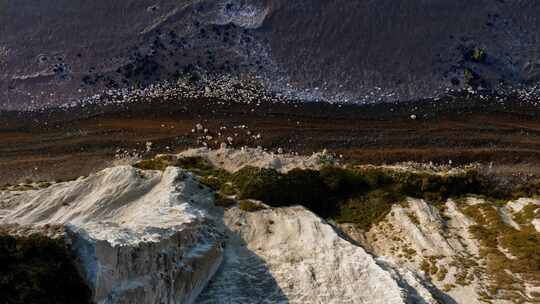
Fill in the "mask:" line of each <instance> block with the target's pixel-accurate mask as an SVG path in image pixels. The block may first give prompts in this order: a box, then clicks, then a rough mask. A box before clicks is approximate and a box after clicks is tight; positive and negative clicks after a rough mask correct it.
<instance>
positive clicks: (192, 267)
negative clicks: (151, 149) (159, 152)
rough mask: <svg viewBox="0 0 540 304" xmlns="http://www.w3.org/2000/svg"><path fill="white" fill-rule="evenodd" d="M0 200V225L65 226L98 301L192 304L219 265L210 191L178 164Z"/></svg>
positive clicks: (117, 170)
mask: <svg viewBox="0 0 540 304" xmlns="http://www.w3.org/2000/svg"><path fill="white" fill-rule="evenodd" d="M0 201H2V202H3V203H2V209H3V210H2V211H3V212H2V213H1V214H2V215H3V216H2V217H3V218H1V219H0V224H20V225H36V226H40V225H46V224H65V225H66V226H67V231H68V232H67V234H66V236H65V237H66V238H67V240H68V241H69V242H70V243H71V244H72V248H73V250H74V251H75V253H76V255H77V258H78V261H77V262H78V264H79V265H80V266H81V269H82V270H83V273H84V276H85V278H86V280H87V282H88V284H89V285H90V287H91V289H92V291H93V296H94V300H95V302H97V303H191V302H193V300H194V299H195V298H196V297H197V295H198V294H199V293H200V291H201V290H202V289H203V287H204V286H205V284H206V283H207V281H208V280H209V279H210V278H211V277H212V275H213V273H214V272H215V271H216V269H217V268H218V266H219V265H220V263H221V259H222V248H221V237H220V234H219V232H218V231H217V229H216V227H215V225H214V223H213V221H211V220H210V218H209V216H208V214H207V212H206V208H207V206H208V205H210V204H212V196H211V193H209V192H208V191H204V189H203V190H201V188H200V186H199V184H198V182H197V181H196V179H195V178H194V177H193V176H191V175H190V174H188V173H186V172H184V171H182V170H181V169H179V168H173V167H170V168H168V169H167V170H166V171H165V172H164V173H160V172H157V171H145V172H142V171H139V170H137V169H135V168H133V167H130V166H122V167H114V168H110V169H106V170H104V171H101V172H99V173H97V174H94V175H91V176H89V177H88V178H83V179H79V180H77V181H73V182H68V183H60V184H55V185H53V186H51V187H49V188H47V189H42V190H37V191H26V192H19V193H15V194H14V193H3V194H0Z"/></svg>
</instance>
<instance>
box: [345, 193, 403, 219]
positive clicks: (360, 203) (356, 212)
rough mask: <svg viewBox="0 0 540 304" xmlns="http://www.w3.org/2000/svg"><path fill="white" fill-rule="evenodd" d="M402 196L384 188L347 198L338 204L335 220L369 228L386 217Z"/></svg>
mask: <svg viewBox="0 0 540 304" xmlns="http://www.w3.org/2000/svg"><path fill="white" fill-rule="evenodd" d="M400 200H401V198H398V197H396V196H395V195H393V194H392V193H389V192H386V191H384V190H381V189H379V190H374V191H371V192H369V193H367V194H365V195H362V196H356V197H352V198H349V199H347V200H346V201H344V202H343V203H341V204H339V205H338V206H337V208H338V210H337V214H336V215H335V220H336V222H338V223H353V224H355V225H357V226H358V228H361V229H369V228H371V226H372V225H374V224H376V223H378V222H379V221H381V220H382V219H384V218H385V217H386V215H387V214H388V213H389V212H390V211H391V210H392V205H394V204H395V203H398V202H399V201H400Z"/></svg>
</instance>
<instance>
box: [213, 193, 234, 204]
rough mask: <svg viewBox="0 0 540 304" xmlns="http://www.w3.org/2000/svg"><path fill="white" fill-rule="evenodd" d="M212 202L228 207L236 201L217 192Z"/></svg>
mask: <svg viewBox="0 0 540 304" xmlns="http://www.w3.org/2000/svg"><path fill="white" fill-rule="evenodd" d="M214 204H215V205H216V206H219V207H224V208H229V207H232V206H234V205H236V201H235V200H233V199H231V198H229V197H227V196H226V195H223V194H222V193H219V192H218V193H216V194H215V197H214Z"/></svg>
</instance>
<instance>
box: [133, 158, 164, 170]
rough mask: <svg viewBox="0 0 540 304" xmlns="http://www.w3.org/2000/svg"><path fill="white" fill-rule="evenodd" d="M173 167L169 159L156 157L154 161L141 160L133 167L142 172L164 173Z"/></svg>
mask: <svg viewBox="0 0 540 304" xmlns="http://www.w3.org/2000/svg"><path fill="white" fill-rule="evenodd" d="M170 165H171V161H170V159H169V158H167V157H156V158H152V159H146V160H141V161H140V162H138V163H136V164H135V165H133V167H135V168H138V169H141V170H159V171H164V170H165V169H166V168H167V167H168V166H170Z"/></svg>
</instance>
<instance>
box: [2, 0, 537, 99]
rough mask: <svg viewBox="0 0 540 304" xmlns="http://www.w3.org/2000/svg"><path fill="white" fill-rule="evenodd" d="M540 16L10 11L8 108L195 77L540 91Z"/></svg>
mask: <svg viewBox="0 0 540 304" xmlns="http://www.w3.org/2000/svg"><path fill="white" fill-rule="evenodd" d="M538 16H540V5H539V4H538V3H536V2H535V1H525V0H523V1H522V0H516V1H492V0H479V1H474V2H471V1H465V0H453V1H449V0H436V1H408V2H405V1H401V2H395V1H391V0H380V1H347V0H333V1H326V0H310V1H307V0H301V1H286V0H242V1H236V0H235V1H231V0H226V1H225V0H219V1H215V0H212V1H208V0H197V1H195V0H184V1H173V0H164V1H150V0H142V1H134V0H126V1H122V2H118V3H117V2H114V3H112V2H110V1H106V0H98V1H92V2H85V1H68V0H62V1H58V2H57V3H56V5H54V6H51V5H49V4H48V3H46V2H38V3H36V2H35V1H29V0H21V1H4V2H2V3H1V4H0V108H2V109H6V108H8V109H26V108H35V107H41V106H50V105H52V104H62V103H66V102H70V101H72V100H73V99H76V98H79V97H87V96H92V95H93V94H95V93H98V92H102V91H103V90H109V89H120V88H127V87H137V88H140V87H145V86H147V85H149V84H152V83H159V82H162V81H166V80H168V81H175V80H176V79H177V78H178V77H179V76H180V75H182V74H184V73H195V74H197V75H203V76H204V75H212V77H221V76H227V77H233V78H236V77H240V76H242V77H249V78H254V79H257V81H260V82H262V83H264V84H265V85H266V86H267V87H268V88H270V89H272V90H276V91H278V92H280V93H291V94H292V96H296V97H301V98H307V99H319V98H321V99H329V100H338V101H371V102H377V101H380V100H406V99H413V98H422V97H432V96H437V95H439V94H442V93H444V92H445V90H446V89H448V88H450V89H460V88H465V87H468V86H473V87H484V88H488V89H497V88H500V87H507V86H522V85H524V86H530V87H534V85H535V84H537V83H538V80H539V79H540V57H539V55H538V53H537V52H536V49H538V46H539V44H540V34H539V33H538V31H537V30H536V29H537V28H538V27H539V26H540V18H539V17H538ZM212 77H210V78H211V79H212ZM197 78H198V77H197ZM203 78H204V77H203Z"/></svg>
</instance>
